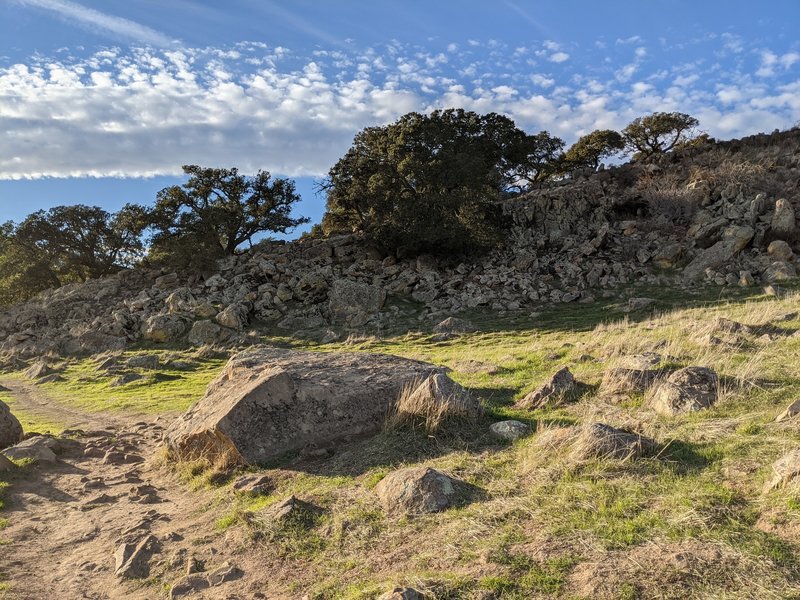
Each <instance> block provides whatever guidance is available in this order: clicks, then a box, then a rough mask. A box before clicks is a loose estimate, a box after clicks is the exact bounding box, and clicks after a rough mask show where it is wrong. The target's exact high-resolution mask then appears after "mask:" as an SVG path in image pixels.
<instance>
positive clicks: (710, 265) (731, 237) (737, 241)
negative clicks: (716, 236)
mask: <svg viewBox="0 0 800 600" xmlns="http://www.w3.org/2000/svg"><path fill="white" fill-rule="evenodd" d="M753 235H755V231H754V230H753V228H752V227H749V226H747V225H744V226H741V227H731V228H729V229H727V230H726V231H725V234H724V235H723V239H721V240H720V241H718V242H717V243H716V244H714V245H713V246H711V247H710V248H708V249H706V250H703V251H702V252H701V253H700V254H698V255H697V256H696V257H695V258H694V260H692V262H690V263H689V264H688V265H687V266H686V268H685V269H684V270H683V276H684V278H685V279H697V278H698V277H700V276H701V275H703V274H704V273H705V271H706V269H716V268H717V267H720V266H722V265H724V264H725V263H726V262H728V261H730V260H731V259H732V258H733V257H734V256H736V254H737V253H739V252H740V251H741V250H742V249H743V248H744V247H745V246H747V244H748V242H750V240H751V239H753Z"/></svg>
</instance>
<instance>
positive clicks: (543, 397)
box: [517, 367, 578, 410]
mask: <svg viewBox="0 0 800 600" xmlns="http://www.w3.org/2000/svg"><path fill="white" fill-rule="evenodd" d="M577 387H578V382H577V381H575V378H574V377H573V376H572V373H571V372H570V370H569V368H568V367H561V368H560V369H559V370H558V371H556V373H555V375H553V376H552V377H551V378H550V379H549V380H548V381H546V382H545V383H544V384H542V385H541V386H540V387H539V388H537V389H536V390H534V391H532V392H531V393H530V394H528V395H527V396H525V397H524V398H523V399H522V400H520V401H519V402H518V403H517V406H518V407H520V408H526V409H528V410H535V409H537V408H541V407H542V406H544V405H546V404H554V403H557V402H560V401H562V400H563V399H565V398H566V397H568V396H569V394H570V393H572V392H574V391H575V390H576V389H577Z"/></svg>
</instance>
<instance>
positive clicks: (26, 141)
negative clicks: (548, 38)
mask: <svg viewBox="0 0 800 600" xmlns="http://www.w3.org/2000/svg"><path fill="white" fill-rule="evenodd" d="M630 43H633V42H630ZM717 43H718V44H719V45H720V47H721V46H722V45H723V44H724V43H726V42H725V41H724V39H723V38H720V39H719V41H718V42H717ZM548 44H549V45H550V46H551V48H547V47H545V46H544V45H541V46H538V48H539V51H541V52H543V53H545V54H544V56H545V57H550V56H552V55H553V54H554V53H558V52H562V50H553V49H552V48H555V45H554V44H555V43H554V42H548ZM445 47H446V46H444V45H443V46H442V48H445ZM631 50H633V48H631V49H630V50H628V49H626V50H625V52H626V53H628V52H630V51H631ZM748 50H752V48H750V49H748ZM571 51H572V49H571ZM654 51H656V52H657V51H658V49H657V48H656V49H655V50H654ZM575 52H580V49H579V48H578V49H577V50H575ZM565 54H566V53H565ZM640 54H641V53H640ZM796 54H797V53H794V52H786V51H785V50H784V51H782V52H776V51H772V50H765V49H760V50H759V52H758V54H757V56H758V57H759V58H760V68H763V67H765V66H766V67H769V68H771V69H772V73H773V75H772V77H773V78H770V79H769V80H768V82H769V84H767V83H766V82H765V80H764V79H763V78H762V77H761V76H759V75H756V74H755V73H753V72H752V71H750V72H748V71H746V70H745V69H746V68H745V67H742V70H736V69H733V70H726V69H719V68H717V67H716V66H715V65H707V64H704V63H702V62H700V61H696V62H687V63H686V64H683V65H677V66H675V67H673V68H671V69H670V70H664V69H661V70H656V69H655V66H656V65H659V64H662V63H660V62H659V61H658V60H657V58H658V57H654V60H653V62H652V64H651V63H649V62H648V63H644V62H641V61H640V60H635V61H634V62H632V63H630V64H627V65H621V66H618V67H617V68H616V69H614V68H613V63H612V64H611V65H609V64H607V63H606V62H605V61H604V59H605V58H606V56H604V55H601V56H596V57H594V59H593V60H594V62H592V60H591V59H587V60H582V61H581V62H580V63H578V61H574V62H573V63H570V65H571V66H570V68H569V69H567V68H565V66H562V65H561V64H560V63H557V62H556V63H553V64H548V67H547V69H544V70H545V71H546V72H537V69H535V68H531V67H530V66H528V65H527V64H526V63H527V60H528V59H529V55H523V56H517V57H515V56H514V48H513V47H506V46H503V45H499V46H497V47H496V48H495V49H493V50H492V52H481V51H479V50H476V51H474V52H473V51H470V52H468V53H458V52H456V53H452V54H442V53H439V52H438V50H432V49H430V48H426V49H424V48H420V47H416V46H409V45H404V44H402V43H400V42H392V43H391V44H390V45H388V46H384V47H376V48H370V49H366V50H364V51H362V52H357V51H355V50H349V51H348V50H340V49H334V50H318V51H316V52H313V53H312V55H311V56H308V57H303V56H298V55H296V54H294V53H293V52H291V51H290V50H288V49H286V48H269V47H265V46H264V45H263V44H246V43H240V44H236V45H235V47H232V48H206V49H195V48H181V49H163V50H154V49H152V48H134V49H128V50H121V49H119V48H110V49H104V50H101V51H99V52H96V53H95V54H93V55H91V56H87V57H84V58H74V57H71V55H70V53H65V54H64V55H63V56H66V57H67V58H61V57H62V54H58V55H57V58H54V57H34V58H31V59H29V60H27V61H26V63H25V64H14V65H8V66H5V67H3V66H0V130H2V131H3V132H4V142H5V143H3V144H0V179H14V178H31V177H44V176H57V177H67V176H80V175H84V176H86V175H88V176H149V175H156V174H179V173H180V166H181V165H183V164H187V163H196V164H206V165H218V166H232V165H236V166H237V167H239V168H240V169H242V171H243V172H252V171H255V170H257V169H259V168H262V169H268V170H270V171H273V172H275V173H279V174H282V175H289V176H301V175H312V176H319V175H321V174H323V173H325V172H326V171H327V169H328V168H329V167H330V166H331V165H332V164H333V163H334V162H335V161H336V160H337V159H338V158H339V157H340V156H341V155H342V154H343V153H344V152H345V151H346V150H347V148H348V146H349V145H350V143H351V141H352V138H353V135H354V134H355V133H356V132H357V131H359V130H360V129H362V128H363V127H366V126H370V125H378V124H384V123H388V122H391V121H393V120H394V119H396V118H397V117H398V116H400V115H402V114H404V113H406V112H409V111H412V110H415V111H424V110H429V109H432V108H444V107H463V108H465V109H468V110H475V111H478V112H483V113H485V112H498V113H502V114H506V115H508V116H510V117H512V118H513V119H514V120H515V121H516V122H517V124H518V125H519V126H520V127H522V128H524V129H526V130H527V131H531V132H535V131H539V130H541V129H547V130H548V131H551V132H552V133H554V134H555V135H558V136H560V137H563V138H564V139H565V141H567V143H570V142H571V141H574V140H575V139H576V138H577V136H579V135H582V134H585V133H588V132H589V131H591V130H593V129H596V128H614V129H620V128H622V127H624V126H625V125H626V124H627V123H628V122H630V120H632V119H633V118H635V117H638V116H641V115H643V114H645V113H647V112H651V111H654V110H680V111H683V112H688V113H690V114H694V115H696V116H697V117H698V118H700V119H701V126H702V127H703V129H705V130H708V131H709V133H710V134H711V135H714V136H722V137H730V136H731V135H737V136H738V135H744V134H747V133H751V132H754V131H759V130H767V131H768V130H771V129H773V128H775V127H780V126H787V125H790V124H791V123H794V122H795V121H797V120H798V119H800V81H798V80H797V78H796V77H794V79H792V69H793V68H795V65H796V64H797V63H798V61H800V56H797V55H796ZM639 58H641V56H640V57H639ZM579 68H582V70H578V69H579Z"/></svg>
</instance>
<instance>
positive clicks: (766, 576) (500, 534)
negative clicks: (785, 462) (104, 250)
mask: <svg viewBox="0 0 800 600" xmlns="http://www.w3.org/2000/svg"><path fill="white" fill-rule="evenodd" d="M637 293H639V294H640V295H651V296H652V295H654V294H653V292H652V291H650V293H648V292H642V291H641V290H639V291H638V292H637ZM725 293H728V294H732V295H731V297H730V298H720V297H716V298H710V297H708V296H706V297H702V296H697V297H692V298H689V299H687V298H686V297H681V295H671V294H665V295H664V296H663V297H661V298H660V299H659V302H660V304H659V307H660V308H661V309H663V312H661V313H660V314H659V315H658V316H655V317H649V316H644V315H639V316H638V321H637V318H636V317H635V316H631V317H625V316H624V315H623V314H622V313H621V312H620V311H619V310H618V307H615V306H614V305H613V304H611V303H610V301H609V303H603V302H598V303H596V304H594V305H566V306H563V307H557V308H553V309H549V310H547V311H546V312H544V313H543V314H542V315H540V316H537V317H534V318H530V317H526V318H492V317H490V316H487V315H478V314H475V315H470V317H471V318H472V319H473V321H474V322H476V323H477V324H479V325H480V326H481V329H482V331H481V333H477V334H470V335H466V336H463V337H461V338H458V339H455V340H451V341H447V342H438V343H437V342H433V341H431V338H430V336H429V335H427V334H424V333H410V334H403V335H399V336H396V337H388V338H384V339H373V338H364V339H363V340H361V341H360V342H359V343H356V344H353V343H352V340H351V343H341V344H329V345H325V346H320V347H315V346H314V345H313V344H310V343H301V342H298V341H294V340H288V339H279V338H274V337H270V336H265V341H266V342H271V343H282V344H292V345H296V346H303V347H307V348H312V349H319V350H322V351H334V350H347V351H370V352H388V353H393V354H399V355H403V356H408V357H414V358H421V359H424V360H429V361H431V362H435V363H438V364H443V365H446V366H448V367H450V368H451V369H453V372H452V376H453V377H454V378H455V379H456V380H458V381H459V382H461V383H462V384H464V385H465V386H467V387H469V388H471V389H472V390H473V391H474V392H475V393H477V394H478V395H479V396H480V397H481V398H482V399H483V401H484V403H485V405H486V406H487V409H488V410H487V416H486V419H485V422H481V423H477V424H471V425H469V424H461V425H459V426H457V427H453V428H451V429H449V430H448V431H444V432H442V433H440V434H437V435H436V436H428V435H426V434H425V433H424V432H422V431H393V432H387V433H384V434H381V435H379V436H376V437H375V438H373V439H371V440H366V441H362V442H356V443H353V444H351V445H349V446H345V447H342V448H340V449H339V450H338V452H337V454H336V455H335V456H333V457H332V458H329V459H326V460H317V461H300V460H288V461H287V462H286V463H285V464H283V465H279V467H281V468H274V469H269V470H267V471H268V472H269V473H270V474H272V475H273V476H274V478H275V480H276V481H277V488H276V490H275V492H274V493H273V494H272V495H270V496H267V497H263V498H259V499H252V498H245V497H241V496H235V495H234V494H233V493H232V491H231V490H230V487H229V486H228V485H225V484H220V483H219V481H220V480H219V478H218V477H216V476H214V474H213V473H212V472H211V471H208V470H204V469H203V467H202V466H201V465H195V466H187V473H189V475H190V476H191V477H192V481H193V482H194V484H203V483H204V482H211V481H214V482H216V483H215V484H214V485H219V486H220V489H219V495H220V504H219V508H218V509H217V510H216V514H215V515H213V516H214V518H216V519H217V526H218V527H219V528H220V529H229V528H235V529H237V530H238V531H241V532H243V533H245V534H246V535H247V536H248V537H252V539H253V540H255V541H256V543H258V544H259V548H260V552H261V553H262V555H263V560H264V563H265V564H266V565H269V567H268V568H269V569H271V570H273V571H274V572H275V574H276V580H279V581H280V580H282V581H291V582H293V583H292V584H289V585H290V587H292V586H293V588H294V589H296V590H297V591H298V592H299V591H300V590H302V591H303V593H306V592H309V593H310V596H311V597H312V598H371V597H374V595H375V593H376V592H377V591H378V590H383V589H385V587H386V586H387V585H390V584H392V583H403V584H408V585H414V586H416V587H420V588H424V589H426V590H427V591H428V592H429V593H430V594H431V595H433V596H434V597H439V598H462V597H464V598H471V597H474V598H480V597H484V598H485V597H498V598H535V597H542V598H550V597H553V598H556V597H561V598H594V597H606V598H636V597H642V598H651V597H658V598H692V597H696V598H751V597H759V598H791V597H798V598H800V579H799V577H800V561H799V560H798V558H797V555H796V551H797V548H798V544H800V527H798V519H800V495H799V494H798V493H797V490H795V489H791V488H788V489H786V490H781V491H776V492H771V493H768V494H764V493H763V492H762V490H763V485H764V482H765V481H766V479H767V478H768V477H769V475H770V465H771V463H772V462H773V461H774V460H775V459H776V458H778V457H779V456H780V455H781V454H782V453H783V452H785V451H786V450H788V449H790V448H793V447H795V446H797V445H800V424H798V423H793V422H788V423H785V424H783V423H782V424H776V423H774V422H773V421H774V418H775V416H776V415H777V414H778V413H779V412H780V411H781V410H782V409H783V407H784V406H785V405H786V404H788V403H789V402H790V401H792V400H793V399H795V398H796V396H797V394H798V392H800V359H799V358H798V357H799V356H800V352H798V351H800V338H796V337H790V335H789V334H791V333H792V332H793V331H795V330H798V329H800V318H798V317H797V316H796V315H795V316H790V317H789V319H788V320H780V321H778V318H779V317H781V318H782V317H783V316H784V315H786V314H787V313H790V312H792V311H794V310H795V308H796V307H797V300H798V298H797V297H790V298H787V299H783V300H776V299H774V298H765V297H761V296H754V295H752V292H750V293H749V294H748V292H746V291H739V290H733V291H730V290H728V291H726V292H725ZM674 305H680V306H684V307H685V306H687V305H690V306H692V307H690V308H679V309H672V308H671V307H672V306H674ZM721 315H724V316H726V317H728V318H731V319H735V320H737V321H740V322H743V323H747V324H760V323H765V322H775V324H776V326H778V327H781V328H783V329H785V330H786V333H785V334H783V335H775V336H773V339H771V340H767V339H765V338H760V336H756V335H750V336H741V337H739V338H738V339H736V340H732V342H733V343H732V344H722V345H714V344H710V343H709V342H708V341H707V340H706V339H705V336H706V334H707V333H709V331H710V325H709V324H710V323H711V322H712V321H713V319H714V318H715V317H716V316H721ZM654 349H655V350H656V351H657V352H659V353H660V354H662V355H663V356H665V357H666V358H667V360H668V361H669V363H670V364H673V365H675V366H685V365H693V364H697V365H703V366H710V367H713V368H715V369H716V370H717V371H718V372H719V373H720V375H721V376H722V378H723V382H724V385H723V394H722V399H721V400H720V402H719V403H718V404H717V405H716V406H715V407H714V408H712V409H711V410H708V411H704V412H702V413H696V414H693V415H689V416H683V417H677V418H664V417H659V416H657V415H655V414H653V413H652V412H651V411H649V410H648V409H647V408H646V407H644V406H643V399H642V398H638V397H631V398H629V399H627V400H626V401H624V402H622V403H615V404H611V403H608V402H606V401H605V400H603V399H602V398H600V397H599V396H598V394H597V391H596V390H597V385H598V384H599V382H600V379H601V377H602V373H603V371H604V370H605V369H607V368H608V367H609V366H613V365H614V364H616V363H617V361H618V360H619V358H620V357H622V356H624V355H629V354H634V353H637V352H641V351H648V350H654ZM137 352H153V350H147V349H144V350H139V351H137ZM475 361H478V362H480V363H483V364H484V365H488V366H490V367H491V368H490V369H488V372H486V371H487V369H484V372H475V371H476V364H475ZM195 362H196V363H197V367H196V368H195V369H194V370H193V371H188V372H187V371H180V372H178V371H175V372H172V371H165V373H167V375H170V376H174V377H179V378H178V379H174V378H168V379H167V380H156V379H154V378H150V379H148V380H146V381H143V382H135V383H131V384H128V385H125V386H122V387H116V388H112V387H109V383H110V381H111V379H112V378H111V377H110V376H108V375H106V374H103V373H100V372H98V371H97V370H96V368H95V367H94V363H92V362H91V361H88V360H87V361H77V362H74V363H71V364H70V365H69V367H68V369H67V371H66V374H65V376H66V377H67V381H66V382H61V383H52V384H47V385H45V386H44V387H45V389H46V390H47V391H48V393H49V394H50V395H52V396H53V397H55V398H57V399H59V400H60V401H62V402H67V403H71V404H74V405H76V406H80V407H82V408H85V409H92V410H98V409H103V408H107V409H113V410H120V409H121V410H131V411H136V412H161V411H174V410H182V409H184V408H185V407H186V406H187V405H188V404H189V403H190V402H191V400H192V399H194V398H197V397H199V396H200V395H201V394H202V390H203V388H204V386H205V385H206V384H207V382H208V381H209V380H210V378H211V377H212V376H213V375H214V373H215V372H216V371H217V370H218V369H219V367H220V365H221V364H222V363H221V361H220V360H218V359H215V360H208V359H202V360H201V359H197V360H195ZM562 364H567V365H569V366H570V368H571V369H572V370H573V372H574V373H575V375H576V377H577V378H578V379H579V380H580V381H582V382H585V383H586V384H588V386H587V390H588V391H587V393H586V394H585V395H584V396H583V397H582V398H581V399H580V400H579V401H578V402H577V403H575V404H572V405H569V406H566V407H560V408H555V409H545V410H540V411H535V412H532V413H525V412H520V411H518V410H515V409H514V408H513V406H512V405H513V402H514V400H515V399H518V398H520V397H522V396H523V395H524V394H525V393H527V392H528V391H530V389H532V388H533V387H535V386H536V385H537V384H539V383H540V382H541V381H542V380H544V379H545V378H546V377H547V376H548V375H550V374H551V373H552V372H553V371H554V370H555V369H556V368H557V367H558V366H560V365H562ZM162 377H163V376H162ZM509 417H512V418H518V419H521V420H525V421H527V422H529V423H531V424H532V425H534V427H536V428H537V429H538V430H539V431H538V432H537V434H536V435H533V436H531V437H530V438H528V439H525V440H522V441H520V442H518V443H515V444H511V445H508V444H504V443H498V442H497V441H495V440H493V439H491V438H490V437H489V436H488V435H487V433H486V426H487V424H488V422H490V421H492V420H498V419H501V418H509ZM594 420H599V421H603V422H607V423H610V424H612V425H616V426H627V427H631V428H635V429H637V430H639V431H640V432H642V433H644V434H646V435H649V436H651V437H654V438H656V439H657V440H658V441H659V442H661V443H662V448H663V449H662V451H661V453H660V455H659V456H658V457H656V458H651V459H646V460H640V461H636V462H619V461H610V460H606V461H589V462H582V463H574V462H571V461H570V460H568V459H567V458H566V457H565V456H563V455H560V454H558V453H554V452H553V451H552V450H551V449H548V448H547V447H546V446H544V445H542V444H541V443H539V440H540V439H541V438H542V436H541V430H542V428H550V427H556V426H559V425H564V424H572V423H585V422H591V421H594ZM413 463H424V464H429V465H432V466H436V467H437V468H441V469H443V470H445V471H447V472H449V473H451V474H453V475H455V476H458V477H460V478H463V479H465V480H467V481H469V482H470V483H472V484H474V485H475V486H477V487H478V488H480V490H481V493H480V494H479V497H477V498H476V500H475V501H474V502H472V503H471V504H468V505H466V506H463V507H460V508H456V509H452V510H448V511H446V512H444V513H440V514H437V515H430V516H425V517H421V518H415V519H398V518H393V517H388V516H387V515H385V514H384V513H383V511H382V510H381V509H380V507H379V505H378V504H377V503H376V501H375V499H374V496H373V494H372V492H371V490H372V488H373V487H374V485H375V484H376V483H377V482H378V481H379V480H380V478H381V477H382V476H383V475H384V474H385V473H387V472H388V471H389V470H391V469H393V468H395V467H397V466H398V465H402V464H413ZM289 494H296V495H298V496H300V497H302V498H304V499H307V500H311V501H313V502H315V503H317V504H318V505H320V506H322V507H324V508H325V509H326V510H325V512H324V513H323V514H322V515H321V516H318V517H316V518H315V519H313V520H312V521H311V522H309V523H305V524H302V525H301V524H298V525H297V526H293V527H287V528H285V529H284V530H280V531H275V530H272V529H264V528H263V527H261V526H259V525H258V521H257V519H256V521H255V524H253V521H252V519H245V518H243V516H244V515H246V514H247V513H249V512H253V511H258V510H259V509H260V508H263V507H265V506H268V505H270V504H272V503H274V502H277V501H279V500H281V499H283V498H285V497H287V496H288V495H289ZM247 522H250V523H251V524H249V525H248V524H247ZM176 576H177V575H176ZM299 595H302V594H299Z"/></svg>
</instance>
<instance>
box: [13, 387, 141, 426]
mask: <svg viewBox="0 0 800 600" xmlns="http://www.w3.org/2000/svg"><path fill="white" fill-rule="evenodd" d="M0 386H2V387H5V388H7V389H8V390H10V391H11V393H12V394H13V396H14V399H15V401H16V402H17V403H19V405H20V407H22V408H24V409H25V411H26V412H28V413H30V414H32V415H36V416H38V417H42V418H43V419H44V420H47V421H54V422H56V423H61V424H63V425H64V427H65V428H66V429H72V428H81V429H103V428H105V427H123V426H124V425H126V424H130V423H133V422H134V421H137V420H139V416H138V415H125V414H123V413H111V412H105V413H89V412H84V411H80V410H78V409H75V408H72V407H69V406H65V405H64V404H61V403H59V402H57V401H55V400H53V399H51V398H50V397H48V395H47V393H46V392H45V391H44V390H42V389H41V388H40V387H39V386H37V385H36V384H35V383H33V382H28V381H23V380H20V379H0Z"/></svg>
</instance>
